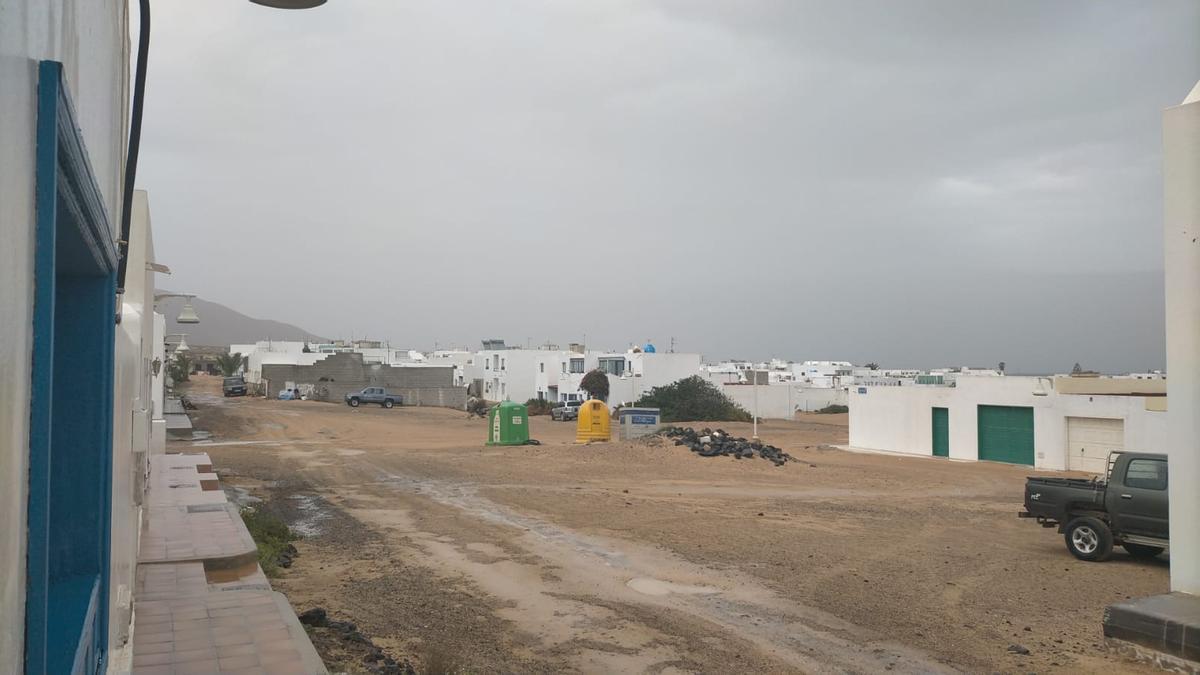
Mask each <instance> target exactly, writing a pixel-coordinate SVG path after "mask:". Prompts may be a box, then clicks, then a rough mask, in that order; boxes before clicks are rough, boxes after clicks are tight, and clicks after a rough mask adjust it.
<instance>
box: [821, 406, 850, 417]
mask: <svg viewBox="0 0 1200 675" xmlns="http://www.w3.org/2000/svg"><path fill="white" fill-rule="evenodd" d="M848 412H850V406H845V405H842V404H841V403H830V404H829V405H827V406H825V407H824V408H821V409H820V410H817V411H816V413H817V414H818V415H836V414H838V413H848Z"/></svg>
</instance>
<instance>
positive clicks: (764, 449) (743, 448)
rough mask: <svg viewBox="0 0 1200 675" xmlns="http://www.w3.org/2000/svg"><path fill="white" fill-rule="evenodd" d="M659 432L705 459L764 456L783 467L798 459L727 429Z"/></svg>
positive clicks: (689, 428)
mask: <svg viewBox="0 0 1200 675" xmlns="http://www.w3.org/2000/svg"><path fill="white" fill-rule="evenodd" d="M658 433H659V434H660V435H662V436H664V437H666V438H673V439H675V445H686V446H687V447H688V448H689V449H690V450H691V451H692V452H694V453H696V454H697V455H700V456H701V457H733V458H734V459H753V458H754V457H761V458H762V459H765V460H768V461H769V462H771V463H772V464H774V465H775V466H783V465H784V463H785V462H787V461H789V460H795V459H796V458H795V457H792V456H791V455H789V454H787V453H786V452H784V451H782V450H780V449H779V448H777V447H775V446H773V445H767V444H766V443H763V442H762V441H755V440H748V439H745V438H742V437H740V436H733V435H731V434H730V433H729V432H727V431H725V430H724V429H716V430H713V429H708V428H704V429H701V430H700V431H696V430H695V429H693V428H691V427H667V428H665V429H662V430H661V431H659V432H658Z"/></svg>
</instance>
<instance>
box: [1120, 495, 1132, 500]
mask: <svg viewBox="0 0 1200 675" xmlns="http://www.w3.org/2000/svg"><path fill="white" fill-rule="evenodd" d="M1121 499H1133V495H1121Z"/></svg>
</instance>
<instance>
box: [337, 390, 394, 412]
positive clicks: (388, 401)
mask: <svg viewBox="0 0 1200 675" xmlns="http://www.w3.org/2000/svg"><path fill="white" fill-rule="evenodd" d="M363 403H378V404H379V405H381V406H383V407H384V408H390V407H392V406H394V405H404V397H402V396H400V394H389V393H388V392H387V389H384V388H383V387H367V388H366V389H363V390H362V391H352V392H350V393H349V394H346V405H348V406H350V407H351V408H357V407H358V406H360V405H362V404H363Z"/></svg>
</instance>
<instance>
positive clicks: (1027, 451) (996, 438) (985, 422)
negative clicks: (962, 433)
mask: <svg viewBox="0 0 1200 675" xmlns="http://www.w3.org/2000/svg"><path fill="white" fill-rule="evenodd" d="M979 459H990V460H992V461H994V462H1008V463H1009V464H1027V465H1029V466H1033V408H1028V407H1018V406H1004V405H981V406H979Z"/></svg>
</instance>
